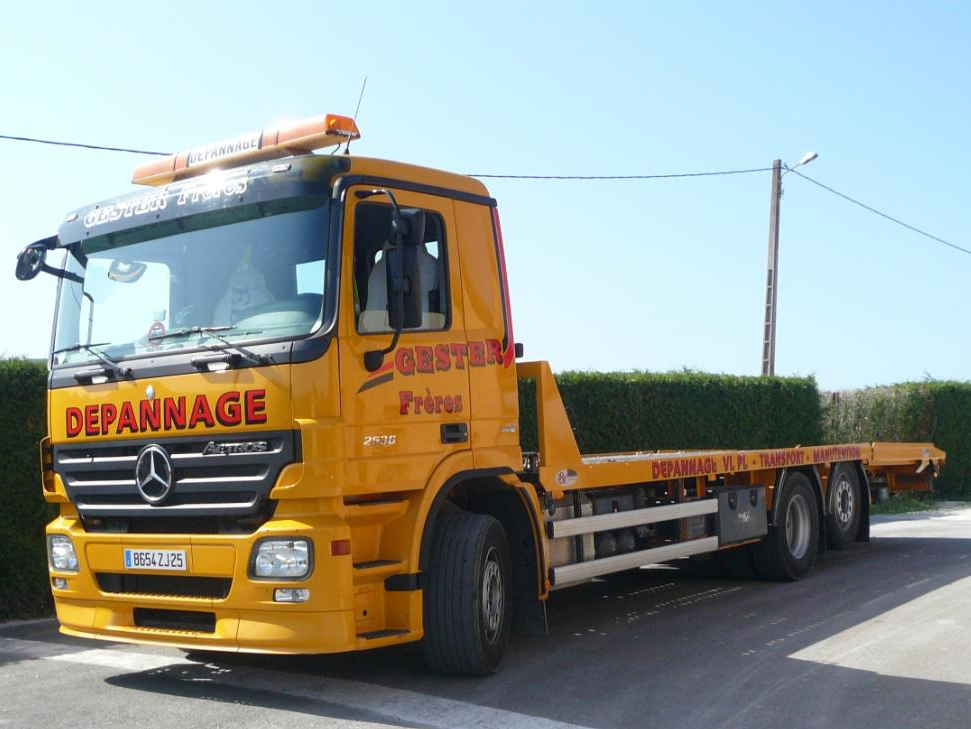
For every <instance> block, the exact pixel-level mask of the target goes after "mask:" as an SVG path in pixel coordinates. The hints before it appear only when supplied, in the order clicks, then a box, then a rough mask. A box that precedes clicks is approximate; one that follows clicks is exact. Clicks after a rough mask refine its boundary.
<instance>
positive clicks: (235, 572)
mask: <svg viewBox="0 0 971 729" xmlns="http://www.w3.org/2000/svg"><path fill="white" fill-rule="evenodd" d="M47 533H48V534H66V535H68V536H70V538H71V540H72V541H73V542H74V547H75V550H76V551H77V554H78V559H79V562H80V566H79V570H78V572H77V573H75V574H71V573H65V572H60V571H56V570H51V577H52V578H54V577H61V578H64V579H65V580H66V581H67V586H66V587H65V588H64V589H58V588H56V587H55V588H53V594H54V602H55V606H56V609H57V617H58V620H59V621H60V623H61V631H62V632H64V633H67V634H69V635H76V636H82V637H88V638H100V639H105V640H113V641H123V642H134V643H155V644H164V645H169V646H177V647H181V648H188V649H193V648H195V649H205V650H227V651H246V652H256V653H334V652H342V651H349V650H354V649H355V648H356V647H358V638H357V635H356V630H355V610H354V588H353V584H352V581H353V577H352V569H353V567H352V563H351V557H350V555H337V556H334V555H332V554H331V541H332V540H338V539H348V538H349V537H350V529H349V527H348V526H347V524H346V523H344V522H343V521H342V520H340V519H339V518H338V517H336V516H319V517H313V518H306V519H303V518H302V519H300V520H299V521H298V520H293V519H281V520H275V521H274V520H271V521H269V522H267V523H266V524H264V525H263V526H262V527H260V529H258V530H257V531H256V532H255V533H253V534H246V535H231V534H212V535H209V534H207V535H200V534H191V535H186V534H139V535H131V534H108V533H88V532H85V531H84V530H83V529H82V528H81V525H80V523H79V522H78V521H77V520H75V519H72V518H64V517H60V518H58V519H55V520H54V521H53V522H51V524H49V525H48V527H47ZM298 536H299V537H306V538H309V539H311V540H313V542H314V564H313V569H312V571H311V573H310V575H308V576H307V577H306V578H303V579H300V580H263V579H259V580H258V579H254V578H251V577H250V576H249V574H248V572H249V563H250V556H251V553H252V549H253V545H254V544H255V543H256V542H257V541H259V540H260V539H263V538H266V537H298ZM125 548H150V549H184V550H185V552H186V556H187V561H188V569H187V570H186V571H184V572H166V571H161V570H139V571H138V574H140V575H166V576H168V577H172V578H174V579H173V580H171V581H170V582H171V584H170V585H169V586H167V587H166V589H165V592H166V593H167V594H147V593H145V592H143V591H141V589H139V591H138V592H107V591H105V590H104V589H102V586H101V584H100V583H99V578H98V575H99V573H100V574H102V575H104V574H109V575H112V574H132V572H131V571H126V570H125V567H124V557H123V554H124V549H125ZM183 577H186V578H193V577H211V578H221V579H223V580H226V579H227V578H228V579H229V580H231V584H230V586H229V589H228V593H227V594H226V596H225V597H190V596H185V595H179V594H176V593H178V592H180V590H179V579H180V578H183ZM280 587H300V588H306V589H309V590H310V599H309V600H308V601H307V602H306V603H300V604H292V603H277V602H274V601H273V591H274V589H276V588H280ZM146 609H147V610H150V611H172V612H171V613H168V612H167V613H165V614H172V615H178V614H181V613H189V614H190V615H198V616H205V618H206V620H207V621H211V624H212V625H213V626H214V627H210V628H206V629H201V630H200V629H192V628H189V629H182V628H181V627H179V628H173V627H164V628H163V627H146V626H145V625H143V624H140V621H139V619H138V617H137V616H138V615H139V614H144V611H145V610H146ZM176 611H177V612H176Z"/></svg>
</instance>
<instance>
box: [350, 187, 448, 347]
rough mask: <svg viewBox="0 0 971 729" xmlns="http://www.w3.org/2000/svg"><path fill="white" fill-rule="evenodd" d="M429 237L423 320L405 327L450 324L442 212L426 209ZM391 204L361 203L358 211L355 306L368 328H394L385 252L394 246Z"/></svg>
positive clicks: (421, 261) (423, 252) (422, 277)
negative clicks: (391, 236)
mask: <svg viewBox="0 0 971 729" xmlns="http://www.w3.org/2000/svg"><path fill="white" fill-rule="evenodd" d="M424 213H425V218H426V223H425V239H424V242H423V243H421V244H420V245H419V246H418V269H419V277H418V278H419V281H420V284H419V285H420V287H421V291H420V296H421V310H422V317H421V318H422V320H421V324H420V325H419V326H417V327H413V328H410V329H406V330H405V331H435V330H442V329H446V328H448V324H449V321H450V317H449V311H450V308H449V295H448V294H449V292H448V261H447V260H446V259H447V256H446V255H445V251H446V246H445V236H444V231H445V224H444V221H443V220H442V216H441V215H439V214H438V213H435V212H432V211H430V210H425V211H424ZM390 230H391V206H390V205H384V204H378V203H359V204H358V205H357V207H356V209H355V214H354V311H355V316H356V320H357V322H356V323H357V331H358V332H360V333H362V334H372V333H378V332H390V331H392V328H391V326H390V324H389V322H388V289H387V286H388V279H387V271H386V259H387V256H386V255H385V252H386V251H387V250H388V248H390V247H391V241H390V240H389V231H390Z"/></svg>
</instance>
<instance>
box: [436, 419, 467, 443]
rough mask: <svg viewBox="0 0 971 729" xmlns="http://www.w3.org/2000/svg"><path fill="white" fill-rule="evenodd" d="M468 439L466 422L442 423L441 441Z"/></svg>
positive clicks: (458, 441)
mask: <svg viewBox="0 0 971 729" xmlns="http://www.w3.org/2000/svg"><path fill="white" fill-rule="evenodd" d="M468 439H469V426H468V425H467V424H466V423H445V424H443V425H442V443H465V442H466V441H468Z"/></svg>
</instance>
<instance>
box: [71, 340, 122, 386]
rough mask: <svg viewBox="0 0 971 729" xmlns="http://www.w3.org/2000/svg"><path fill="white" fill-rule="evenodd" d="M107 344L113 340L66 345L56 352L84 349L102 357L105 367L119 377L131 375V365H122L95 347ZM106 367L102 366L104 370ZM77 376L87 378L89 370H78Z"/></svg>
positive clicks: (99, 357)
mask: <svg viewBox="0 0 971 729" xmlns="http://www.w3.org/2000/svg"><path fill="white" fill-rule="evenodd" d="M106 344H111V342H98V343H96V344H80V343H79V344H75V345H72V346H70V347H64V348H62V349H55V350H54V354H60V353H61V352H76V351H78V350H79V349H83V350H84V351H85V352H90V353H91V354H93V355H94V356H95V357H97V358H98V359H100V360H101V361H102V363H104V365H105V367H107V368H108V371H109V372H113V373H114V374H115V375H116V376H117V377H119V378H125V377H128V376H129V375H131V367H122V366H121V365H120V364H118V363H117V362H115V360H113V359H112V358H111V357H109V356H108V355H107V354H105V353H104V352H102V351H101V350H100V349H95V347H101V346H104V345H106ZM103 369H104V367H102V370H103ZM75 377H76V378H87V377H88V373H87V372H78V374H77V375H75Z"/></svg>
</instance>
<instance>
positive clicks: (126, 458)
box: [54, 430, 300, 531]
mask: <svg viewBox="0 0 971 729" xmlns="http://www.w3.org/2000/svg"><path fill="white" fill-rule="evenodd" d="M298 439H299V434H298V433H297V432H295V431H290V430H285V431H274V432H269V433H251V432H247V433H241V434H234V435H210V436H198V435H196V436H187V437H179V438H153V439H150V440H148V439H141V440H131V441H112V442H106V443H97V442H96V443H81V444H77V445H75V444H71V443H65V444H60V445H56V446H54V470H55V471H56V472H57V473H59V474H60V476H61V478H62V480H63V481H64V486H65V488H66V489H67V493H68V496H69V497H70V498H71V501H72V502H74V505H75V506H76V507H77V509H78V512H79V513H80V515H81V517H82V519H84V520H85V524H86V525H87V524H88V523H89V522H91V523H95V524H98V523H104V522H109V521H110V522H113V523H115V528H111V527H110V526H109V527H107V528H106V529H105V530H106V531H128V528H127V526H124V521H125V520H126V519H145V518H149V519H151V518H157V519H163V518H164V519H167V520H172V519H176V520H184V519H186V518H190V517H219V518H225V517H232V518H235V519H244V518H246V517H249V518H253V517H256V516H258V515H263V514H266V513H267V511H268V510H269V507H268V504H267V502H268V497H269V493H270V489H272V488H273V485H274V484H275V483H276V480H277V477H278V476H279V475H280V470H281V469H282V468H283V467H284V466H285V465H287V464H288V463H292V462H294V461H295V460H298V457H299V456H298V455H297V454H298V453H299V450H300V446H299V442H298ZM255 441H262V442H265V444H266V450H263V451H256V452H254V451H252V450H249V451H246V452H239V453H232V452H229V453H227V452H224V451H226V450H232V449H227V448H222V449H220V448H210V449H209V450H210V453H209V454H204V451H205V450H206V446H207V445H208V444H210V443H214V444H216V445H217V446H218V445H220V444H232V443H252V442H255ZM149 444H156V445H160V446H162V447H163V448H164V449H165V450H166V452H167V453H168V455H169V458H170V459H171V463H172V479H173V483H172V490H171V494H170V495H169V497H168V498H167V499H165V500H164V501H163V502H162V503H161V504H159V505H153V504H150V503H148V501H146V500H145V499H144V498H143V497H142V494H141V493H140V492H139V490H138V486H137V484H136V479H135V462H136V460H137V458H138V454H139V452H140V451H141V450H142V448H144V447H145V446H146V445H149ZM241 450H242V449H241ZM119 521H121V523H122V524H123V526H122V528H120V529H119V528H117V522H119ZM151 531H155V530H151Z"/></svg>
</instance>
